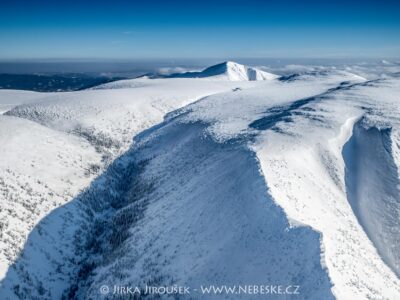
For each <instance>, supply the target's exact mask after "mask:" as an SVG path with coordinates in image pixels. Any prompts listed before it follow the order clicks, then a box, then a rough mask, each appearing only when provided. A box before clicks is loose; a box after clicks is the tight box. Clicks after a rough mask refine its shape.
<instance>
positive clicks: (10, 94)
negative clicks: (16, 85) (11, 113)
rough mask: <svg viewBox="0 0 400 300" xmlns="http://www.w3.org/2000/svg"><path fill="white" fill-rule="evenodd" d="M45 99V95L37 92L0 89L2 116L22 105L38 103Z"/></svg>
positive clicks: (0, 112) (0, 111)
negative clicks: (39, 100)
mask: <svg viewBox="0 0 400 300" xmlns="http://www.w3.org/2000/svg"><path fill="white" fill-rule="evenodd" d="M43 97H44V94H42V93H37V92H30V91H17V90H1V89H0V114H2V113H5V112H6V111H8V110H9V109H12V108H13V107H15V106H17V105H20V104H25V103H32V102H37V101H38V99H40V98H43Z"/></svg>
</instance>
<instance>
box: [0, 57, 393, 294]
mask: <svg viewBox="0 0 400 300" xmlns="http://www.w3.org/2000/svg"><path fill="white" fill-rule="evenodd" d="M0 111H2V112H3V114H2V115H0V157H1V160H0V216H1V218H0V236H1V239H0V280H1V285H0V299H141V298H143V299H153V298H155V299H157V297H156V296H154V295H145V294H141V295H139V294H135V295H132V294H130V295H115V294H114V295H113V294H112V293H104V290H103V291H102V290H101V287H104V286H107V287H110V289H112V287H113V286H116V285H117V286H139V287H144V286H146V285H152V286H171V285H179V286H190V287H191V288H192V292H191V293H190V295H180V296H179V295H169V296H167V295H162V296H160V297H161V299H164V298H165V299H177V298H178V299H258V298H267V299H316V300H317V299H318V300H319V299H390V300H392V299H393V300H394V299H399V298H400V279H399V274H400V256H399V253H400V191H399V189H400V171H399V168H400V131H399V130H400V78H399V76H398V73H393V74H390V73H388V74H386V75H385V76H384V77H383V76H382V77H379V78H368V79H366V78H365V77H363V76H360V74H355V73H351V71H349V70H325V71H312V72H303V73H301V74H292V75H287V76H282V77H280V76H277V75H274V74H271V73H267V72H265V71H262V70H259V69H257V68H251V67H246V66H242V65H239V64H236V63H233V62H227V63H223V64H219V65H216V66H212V67H209V68H207V69H205V70H204V71H201V72H187V73H183V74H173V75H170V76H164V77H163V78H148V77H142V78H137V79H130V80H121V81H115V82H111V83H107V84H104V85H101V86H98V87H95V88H91V89H88V90H83V91H76V92H65V93H36V92H26V91H14V90H0ZM245 284H247V285H257V286H261V285H285V286H287V285H292V286H298V287H299V293H296V294H284V295H282V294H281V295H280V294H268V295H261V294H259V295H254V294H253V295H248V294H247V295H244V294H239V295H238V294H228V293H222V294H204V293H201V292H200V291H199V290H197V291H196V290H194V289H196V288H199V287H200V286H203V285H218V286H220V285H227V286H234V285H245ZM178 296H179V297H178Z"/></svg>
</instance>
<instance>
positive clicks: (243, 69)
mask: <svg viewBox="0 0 400 300" xmlns="http://www.w3.org/2000/svg"><path fill="white" fill-rule="evenodd" d="M165 77H167V78H216V79H225V80H230V81H258V80H272V79H275V78H278V77H279V76H277V75H275V74H271V73H268V72H265V71H262V70H260V69H257V68H253V67H249V66H245V65H241V64H239V63H236V62H233V61H225V62H222V63H219V64H216V65H213V66H211V67H208V68H206V69H204V70H203V71H200V72H186V73H175V74H171V75H168V76H165Z"/></svg>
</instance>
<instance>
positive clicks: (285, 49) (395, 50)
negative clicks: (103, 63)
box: [0, 0, 400, 59]
mask: <svg viewBox="0 0 400 300" xmlns="http://www.w3.org/2000/svg"><path fill="white" fill-rule="evenodd" d="M399 56H400V1H399V0H397V1H390V0H387V1H385V0H381V1H375V0H374V1H369V0H365V1H360V0H355V1H342V0H339V1H323V0H320V1H307V0H303V1H300V0H298V1H294V0H286V1H256V0H242V1H238V0H230V1H227V0H220V1H218V0H214V1H208V0H203V1H189V0H188V1H178V0H177V1H167V0H165V1H144V0H142V1H126V0H112V1H111V0H110V1H102V0H98V1H83V0H81V1H76V0H70V1H56V0H53V1H50V0H48V1H45V0H37V1H35V0H30V1H21V0H13V1H2V2H1V4H0V59H46V58H67V59H78V58H79V59H81V58H83V59H84V58H90V59H103V58H108V59H141V58H150V59H151V58H207V57H215V58H232V57H238V58H240V57H249V58H258V57H260V58H261V57H281V58H286V57H289V58H296V57H306V58H313V57H317V58H325V57H326V58H332V57H333V58H337V57H339V58H340V57H376V58H391V57H396V58H398V57H399Z"/></svg>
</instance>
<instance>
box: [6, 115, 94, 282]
mask: <svg viewBox="0 0 400 300" xmlns="http://www.w3.org/2000/svg"><path fill="white" fill-rule="evenodd" d="M0 145H1V147H0V157H1V160H0V228H1V239H0V278H3V277H4V276H5V274H6V271H7V267H8V266H9V265H10V264H11V263H12V262H13V261H14V260H15V259H16V258H17V256H18V254H19V251H20V250H21V248H22V247H23V245H24V242H25V240H26V236H27V235H28V234H29V232H30V231H31V230H32V228H33V227H34V226H35V225H36V224H37V223H38V221H39V220H41V219H42V218H43V217H45V215H46V214H47V213H48V212H49V211H51V210H52V209H54V208H56V207H59V206H61V205H63V204H64V203H66V202H67V201H68V200H70V199H71V198H73V197H74V196H75V195H76V194H77V193H78V192H79V191H80V190H81V189H83V188H85V187H86V186H87V185H88V184H89V183H90V181H91V180H92V179H93V174H92V173H91V171H90V170H91V169H92V168H93V167H95V166H97V165H98V164H99V163H100V158H101V157H100V155H99V154H98V153H96V151H95V149H94V148H93V147H92V146H91V145H90V144H89V143H88V142H86V141H85V140H83V139H82V138H78V137H76V136H72V135H69V134H65V133H60V132H57V131H54V130H52V129H49V128H46V127H44V126H41V125H39V124H37V123H34V122H31V121H28V120H24V119H19V118H15V117H9V116H0Z"/></svg>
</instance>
